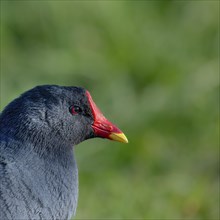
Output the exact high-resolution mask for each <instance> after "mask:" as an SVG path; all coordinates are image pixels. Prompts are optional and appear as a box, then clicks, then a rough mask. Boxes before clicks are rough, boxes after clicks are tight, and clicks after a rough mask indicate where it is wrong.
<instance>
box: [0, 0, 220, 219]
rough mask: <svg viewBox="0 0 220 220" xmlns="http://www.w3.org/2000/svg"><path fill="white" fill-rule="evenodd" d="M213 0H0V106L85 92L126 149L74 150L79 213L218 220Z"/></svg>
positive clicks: (104, 144)
mask: <svg viewBox="0 0 220 220" xmlns="http://www.w3.org/2000/svg"><path fill="white" fill-rule="evenodd" d="M218 26H219V2H218V1H1V94H0V101H1V109H2V108H3V107H4V106H5V105H7V103H9V102H10V101H11V100H12V99H14V98H15V97H16V96H18V95H19V94H20V93H22V92H23V91H25V90H27V89H29V88H32V87H34V86H35V85H38V84H60V85H81V86H84V87H86V88H87V89H89V90H90V91H91V93H92V95H93V98H94V100H95V101H96V103H97V104H98V105H99V106H100V108H101V109H102V110H103V112H104V113H105V115H106V116H107V117H108V118H109V119H110V120H112V121H114V122H115V123H116V124H118V125H119V127H120V128H121V129H122V130H123V131H124V132H125V133H126V135H127V137H128V139H129V141H130V143H129V144H128V145H122V144H119V143H114V142H109V141H106V140H98V139H96V140H89V141H86V142H84V143H82V144H80V145H79V146H77V148H76V157H77V161H78V167H79V177H80V194H79V204H78V210H77V215H76V218H77V219H82V218H154V219H155V218H157V219H163V218H167V219H171V218H176V219H195V218H196V219H218V218H219V117H218V111H219V54H218V53H219V52H218V49H219V48H218V47H219V29H218Z"/></svg>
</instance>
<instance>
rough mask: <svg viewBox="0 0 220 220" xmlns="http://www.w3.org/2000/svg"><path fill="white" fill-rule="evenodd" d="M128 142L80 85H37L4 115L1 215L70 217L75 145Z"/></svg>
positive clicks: (75, 173)
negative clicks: (98, 140)
mask: <svg viewBox="0 0 220 220" xmlns="http://www.w3.org/2000/svg"><path fill="white" fill-rule="evenodd" d="M94 137H101V138H108V139H110V140H115V141H120V142H124V143H127V142H128V140H127V138H126V136H125V135H124V134H123V133H122V131H121V130H119V129H118V128H117V127H116V126H115V125H114V124H112V123H111V122H110V121H108V120H107V119H106V118H105V117H104V116H103V114H102V113H101V111H100V110H99V109H98V107H97V106H96V104H95V103H94V101H93V100H92V97H91V95H90V93H89V92H88V91H87V90H85V89H84V88H81V87H66V86H56V85H43V86H37V87H35V88H33V89H31V90H29V91H27V92H25V93H24V94H22V95H21V96H20V97H18V98H16V99H15V100H13V101H12V102H11V103H10V104H9V105H8V106H6V107H5V109H4V110H3V111H2V113H1V115H0V219H70V218H71V217H72V215H74V214H75V211H76V207H77V199H78V170H77V165H76V162H75V159H74V152H73V146H74V145H76V144H79V143H80V142H82V141H84V140H86V139H89V138H94Z"/></svg>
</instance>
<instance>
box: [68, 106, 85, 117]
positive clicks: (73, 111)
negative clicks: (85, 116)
mask: <svg viewBox="0 0 220 220" xmlns="http://www.w3.org/2000/svg"><path fill="white" fill-rule="evenodd" d="M69 110H70V113H71V114H72V115H76V114H79V113H81V112H82V109H81V108H80V107H79V106H78V105H73V106H71V107H70V109H69Z"/></svg>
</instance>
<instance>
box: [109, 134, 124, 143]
mask: <svg viewBox="0 0 220 220" xmlns="http://www.w3.org/2000/svg"><path fill="white" fill-rule="evenodd" d="M109 138H110V139H111V140H113V141H118V142H122V143H128V139H127V137H126V136H125V135H124V133H111V134H110V135H109Z"/></svg>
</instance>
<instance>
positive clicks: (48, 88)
mask: <svg viewBox="0 0 220 220" xmlns="http://www.w3.org/2000/svg"><path fill="white" fill-rule="evenodd" d="M0 121H1V123H0V124H1V129H3V130H5V132H7V131H9V130H10V132H14V135H15V136H16V135H17V136H18V137H24V138H26V139H28V138H32V139H33V138H34V139H35V141H37V142H39V141H40V140H41V141H42V140H44V139H47V140H53V142H56V141H59V140H60V139H62V140H65V141H66V142H68V143H71V144H73V145H76V144H78V143H80V142H82V141H84V140H86V139H89V138H94V137H100V138H107V139H110V140H115V141H119V142H124V143H127V142H128V140H127V138H126V136H125V135H124V134H123V132H122V131H121V130H120V129H119V128H118V127H117V126H116V125H114V124H113V123H111V122H110V121H109V120H107V119H106V118H105V117H104V115H103V114H102V112H101V111H100V109H99V108H98V107H97V106H96V104H95V102H94V101H93V99H92V97H91V95H90V93H89V92H88V91H87V90H85V89H84V88H81V87H66V86H55V85H43V86H37V87H35V88H33V89H31V90H29V91H27V92H25V93H24V94H22V95H21V96H20V97H19V98H17V99H15V100H14V101H13V102H11V103H10V104H9V105H8V106H7V107H6V108H5V110H4V111H3V112H2V114H1V116H0ZM39 136H41V138H39ZM42 137H43V138H42Z"/></svg>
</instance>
